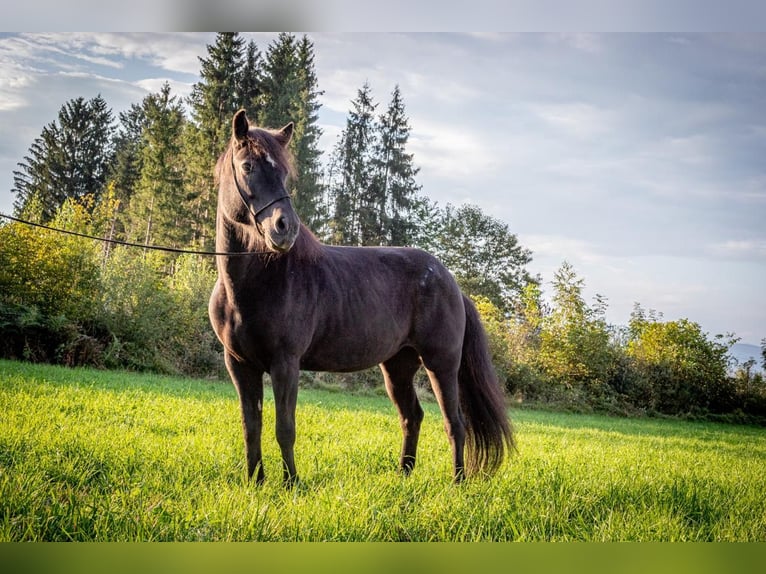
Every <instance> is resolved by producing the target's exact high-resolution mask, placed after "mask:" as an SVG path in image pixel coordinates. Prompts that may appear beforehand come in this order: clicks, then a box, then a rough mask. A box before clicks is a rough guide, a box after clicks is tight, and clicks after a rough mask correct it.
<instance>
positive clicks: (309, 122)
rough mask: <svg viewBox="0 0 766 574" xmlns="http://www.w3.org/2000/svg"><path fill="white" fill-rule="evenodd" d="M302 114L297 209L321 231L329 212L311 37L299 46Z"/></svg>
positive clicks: (296, 138)
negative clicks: (322, 180) (323, 198)
mask: <svg viewBox="0 0 766 574" xmlns="http://www.w3.org/2000/svg"><path fill="white" fill-rule="evenodd" d="M297 50H298V54H297V57H298V58H297V59H298V69H297V73H298V85H299V93H298V96H299V97H298V113H297V115H296V116H295V117H294V118H293V119H292V120H291V121H293V122H294V123H295V130H294V133H293V140H292V142H291V143H292V145H293V149H294V150H295V164H296V170H297V173H298V177H297V180H296V181H295V182H294V185H293V188H294V192H295V193H294V202H295V209H296V211H297V212H298V214H299V215H300V217H301V218H302V219H303V221H304V222H305V223H306V224H307V225H308V226H309V227H310V228H311V229H318V228H319V227H321V225H323V224H324V221H325V219H326V218H327V212H326V210H325V209H324V205H323V204H322V197H323V188H322V183H321V179H322V167H321V156H322V152H321V150H320V149H319V138H320V137H321V136H322V130H321V128H320V127H319V115H318V112H319V108H320V107H321V104H320V103H319V96H321V95H322V94H323V93H324V92H323V91H321V90H319V81H318V79H317V76H316V71H315V69H314V45H313V43H312V42H311V40H309V38H308V36H305V35H304V36H303V37H302V38H301V40H300V42H299V43H298V49H297Z"/></svg>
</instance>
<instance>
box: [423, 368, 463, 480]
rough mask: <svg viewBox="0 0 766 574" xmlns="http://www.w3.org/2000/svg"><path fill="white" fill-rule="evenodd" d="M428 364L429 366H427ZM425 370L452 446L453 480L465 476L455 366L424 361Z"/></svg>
mask: <svg viewBox="0 0 766 574" xmlns="http://www.w3.org/2000/svg"><path fill="white" fill-rule="evenodd" d="M429 366H430V367H431V368H429ZM426 372H427V373H428V378H429V379H430V381H431V388H432V389H433V391H434V395H435V396H436V400H437V402H438V403H439V407H440V408H441V411H442V416H443V417H444V430H445V432H446V433H447V438H448V439H449V442H450V446H451V447H452V463H453V468H454V479H455V482H462V481H463V479H464V478H465V466H464V457H463V452H464V448H465V437H466V428H465V423H464V421H463V415H462V413H461V412H460V396H459V394H458V387H457V384H458V383H457V374H458V369H457V366H454V367H452V368H448V367H441V366H435V365H429V363H428V362H426Z"/></svg>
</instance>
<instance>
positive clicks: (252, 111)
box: [237, 40, 263, 119]
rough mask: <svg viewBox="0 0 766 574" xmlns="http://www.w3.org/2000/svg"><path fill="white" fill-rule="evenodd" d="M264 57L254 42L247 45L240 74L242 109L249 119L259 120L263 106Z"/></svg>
mask: <svg viewBox="0 0 766 574" xmlns="http://www.w3.org/2000/svg"><path fill="white" fill-rule="evenodd" d="M262 76H263V57H262V56H261V53H260V51H259V50H258V47H257V46H256V44H255V42H254V41H253V40H250V42H248V44H247V50H246V52H245V58H244V63H243V66H242V70H241V72H240V74H239V89H238V90H237V91H238V93H239V94H240V101H241V105H240V107H243V108H245V111H246V112H247V117H249V118H253V119H255V118H257V117H258V116H259V115H260V113H261V108H262V106H263V87H262V83H263V77H262Z"/></svg>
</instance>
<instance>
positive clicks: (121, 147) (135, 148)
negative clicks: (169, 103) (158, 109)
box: [109, 104, 146, 204]
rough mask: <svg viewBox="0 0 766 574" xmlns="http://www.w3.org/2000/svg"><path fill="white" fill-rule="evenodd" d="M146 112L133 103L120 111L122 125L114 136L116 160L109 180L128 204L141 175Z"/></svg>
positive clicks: (116, 193) (118, 194) (116, 192)
mask: <svg viewBox="0 0 766 574" xmlns="http://www.w3.org/2000/svg"><path fill="white" fill-rule="evenodd" d="M145 125H146V114H145V113H144V109H143V107H142V106H141V105H138V104H131V106H130V108H129V109H128V110H127V111H125V112H120V127H119V130H118V132H117V134H116V135H115V137H114V161H113V162H112V165H111V169H110V171H109V180H110V181H111V182H113V184H114V191H115V195H116V198H117V199H119V200H120V201H121V202H122V203H125V204H127V203H128V201H129V200H130V197H131V196H132V195H133V191H134V190H135V188H136V183H137V182H138V178H139V176H140V175H141V146H142V138H143V134H144V127H145Z"/></svg>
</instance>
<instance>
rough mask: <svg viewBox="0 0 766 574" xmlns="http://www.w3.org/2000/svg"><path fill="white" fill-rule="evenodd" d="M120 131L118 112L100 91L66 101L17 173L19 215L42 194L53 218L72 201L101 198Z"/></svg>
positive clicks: (46, 217) (44, 213)
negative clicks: (117, 128) (115, 114)
mask: <svg viewBox="0 0 766 574" xmlns="http://www.w3.org/2000/svg"><path fill="white" fill-rule="evenodd" d="M114 129H115V128H114V118H113V116H112V111H111V110H110V109H109V108H108V107H107V104H106V101H105V100H104V99H103V98H102V97H101V96H100V95H98V96H96V97H95V98H93V99H91V100H85V98H83V97H79V98H75V99H72V100H69V101H68V102H67V103H65V104H64V105H63V106H62V107H61V109H60V110H59V113H58V118H57V120H56V121H53V122H51V123H50V124H48V125H46V126H45V127H44V128H43V130H42V133H41V135H40V137H38V138H36V139H35V141H34V142H33V143H32V145H31V146H30V148H29V154H28V155H27V156H25V157H24V161H23V162H20V163H19V164H18V166H19V168H20V169H19V170H17V171H14V172H13V181H14V184H13V188H12V191H13V193H14V194H15V195H16V200H15V201H14V208H15V211H16V213H22V212H23V211H24V210H25V208H26V206H27V205H29V203H30V201H31V200H32V198H33V197H37V198H39V200H40V203H41V205H42V218H43V220H45V221H48V220H50V219H51V217H53V214H54V213H55V212H56V210H57V209H58V208H59V207H61V205H63V203H64V201H66V200H67V199H75V200H76V199H80V198H82V197H85V196H86V195H93V196H96V197H97V196H98V195H99V194H100V193H101V191H102V190H103V187H104V184H105V182H106V176H107V172H108V169H109V165H110V163H111V161H112V152H113V148H112V141H111V138H112V134H113V132H114Z"/></svg>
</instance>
